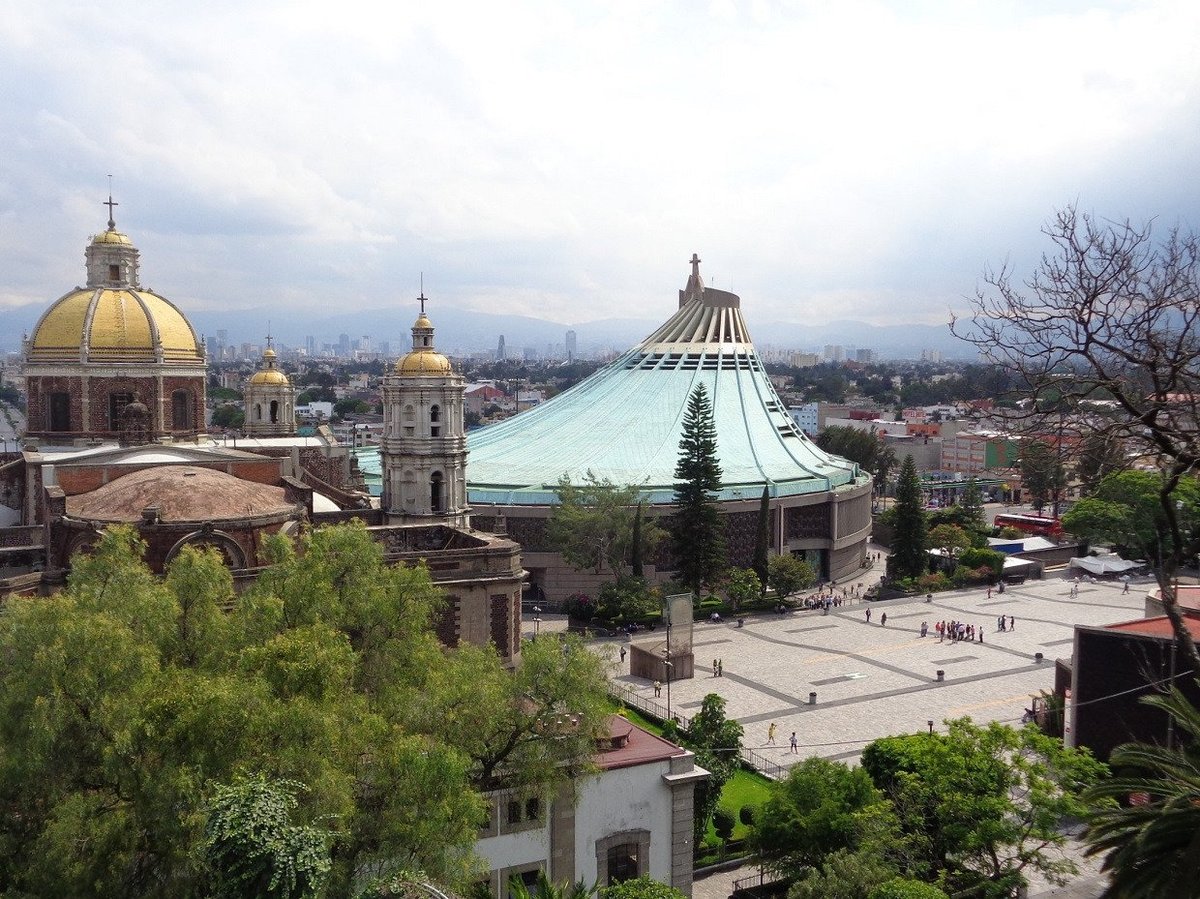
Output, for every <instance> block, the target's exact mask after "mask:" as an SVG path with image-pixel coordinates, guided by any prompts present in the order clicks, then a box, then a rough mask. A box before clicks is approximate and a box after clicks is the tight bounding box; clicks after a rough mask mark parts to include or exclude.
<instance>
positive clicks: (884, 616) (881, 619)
mask: <svg viewBox="0 0 1200 899" xmlns="http://www.w3.org/2000/svg"><path fill="white" fill-rule="evenodd" d="M879 626H880V627H887V612H884V613H883V614H882V615H880V616H879Z"/></svg>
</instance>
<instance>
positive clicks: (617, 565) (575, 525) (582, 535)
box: [546, 471, 663, 577]
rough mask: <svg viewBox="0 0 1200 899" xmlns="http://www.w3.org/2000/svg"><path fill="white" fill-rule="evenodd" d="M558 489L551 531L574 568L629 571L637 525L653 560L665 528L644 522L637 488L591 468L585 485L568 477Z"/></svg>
mask: <svg viewBox="0 0 1200 899" xmlns="http://www.w3.org/2000/svg"><path fill="white" fill-rule="evenodd" d="M556 493H557V494H558V504H557V505H555V506H554V507H553V508H552V509H551V512H550V519H549V522H548V523H547V525H546V527H547V535H548V537H549V540H550V544H551V545H552V546H553V547H554V548H555V549H557V550H558V551H559V552H560V553H562V557H563V559H564V560H565V561H566V563H567V564H568V565H570V566H571V567H572V568H574V569H576V570H577V571H591V572H593V573H594V574H600V573H601V572H602V571H604V569H605V567H606V566H607V568H608V570H609V571H611V572H613V574H614V575H616V576H617V577H620V576H621V575H623V574H626V573H627V572H628V570H629V565H630V563H631V562H632V561H633V556H634V553H633V539H634V532H635V527H634V525H635V524H639V527H638V528H637V529H636V530H637V536H638V537H639V539H640V540H641V550H640V552H641V556H642V558H646V557H649V558H653V556H654V551H655V549H656V547H657V546H658V544H659V542H660V541H661V540H662V538H663V531H662V528H660V527H659V526H658V525H657V524H655V523H654V520H653V519H645V518H642V519H641V520H640V522H639V520H638V509H639V505H638V488H637V487H636V486H626V487H622V486H619V485H617V484H614V483H613V482H612V481H610V480H609V479H608V478H597V477H596V475H595V474H593V473H592V472H591V471H589V472H588V473H587V474H586V475H585V477H584V479H583V483H582V484H572V483H571V480H570V479H569V478H568V477H567V476H566V475H564V476H563V477H562V478H561V479H560V480H559V482H558V488H557V490H556Z"/></svg>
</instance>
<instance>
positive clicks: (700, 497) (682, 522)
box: [671, 384, 726, 596]
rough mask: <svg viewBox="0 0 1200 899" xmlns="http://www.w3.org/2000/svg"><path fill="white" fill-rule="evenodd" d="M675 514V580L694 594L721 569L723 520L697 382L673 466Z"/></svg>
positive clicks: (711, 427) (709, 419)
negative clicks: (677, 575) (677, 459)
mask: <svg viewBox="0 0 1200 899" xmlns="http://www.w3.org/2000/svg"><path fill="white" fill-rule="evenodd" d="M675 478H676V482H675V514H674V515H673V516H672V518H671V543H672V549H673V550H674V553H675V562H676V564H677V565H678V570H679V579H680V580H681V581H682V582H683V583H684V584H686V585H687V586H688V587H690V588H691V590H692V593H693V594H695V595H697V596H699V595H700V589H701V587H702V586H703V585H704V584H705V583H711V582H712V581H714V580H716V579H717V577H718V576H720V574H721V572H723V571H724V570H725V565H726V561H725V558H726V557H725V523H724V522H723V521H722V520H721V513H720V512H719V511H718V510H717V505H716V494H717V492H718V491H719V490H720V489H721V464H720V463H719V462H718V461H717V431H716V425H715V423H714V422H713V414H712V405H711V404H710V403H709V400H708V391H707V390H706V389H705V388H704V385H703V384H699V385H697V387H696V389H695V390H693V391H692V395H691V396H690V397H689V398H688V405H687V411H686V412H685V413H684V416H683V436H682V437H680V439H679V461H678V462H677V463H676V465H675Z"/></svg>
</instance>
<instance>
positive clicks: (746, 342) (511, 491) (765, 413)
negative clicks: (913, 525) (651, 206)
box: [467, 257, 867, 505]
mask: <svg viewBox="0 0 1200 899" xmlns="http://www.w3.org/2000/svg"><path fill="white" fill-rule="evenodd" d="M698 263H699V260H698V259H696V258H695V257H693V271H692V277H691V278H690V279H689V280H688V286H687V287H686V288H685V289H684V290H682V291H680V306H679V310H678V311H677V312H676V313H675V315H673V316H672V317H671V318H670V319H669V320H668V321H667V322H666V323H665V324H664V325H663V326H662V327H660V328H659V329H658V330H657V331H655V332H654V333H653V334H651V335H650V337H648V338H647V339H646V340H644V341H643V342H642V343H641V344H639V345H638V346H637V347H635V348H633V349H632V350H630V351H629V352H627V353H625V354H624V355H623V356H621V357H620V358H619V359H617V360H616V361H615V362H613V363H612V364H610V365H609V366H607V367H606V368H604V369H601V370H600V371H598V372H597V373H596V374H594V375H592V377H590V378H588V379H587V380H586V381H583V382H582V383H580V384H578V385H576V386H575V387H573V388H571V389H570V390H567V391H564V392H563V393H561V394H559V395H558V396H556V397H554V398H553V399H551V400H549V401H548V402H546V403H543V404H542V405H540V406H537V407H535V408H533V409H530V410H528V411H526V412H522V413H521V414H519V415H516V416H514V417H512V418H510V419H507V420H506V421H503V422H500V423H499V424H495V425H491V426H490V427H486V428H482V429H480V430H478V431H473V432H471V434H469V435H468V438H467V445H468V449H469V451H470V455H469V457H468V460H467V485H468V486H467V492H468V499H469V501H470V502H471V503H472V504H473V505H481V504H490V503H496V504H500V505H546V504H551V503H554V502H555V501H556V497H555V493H554V489H555V486H556V485H557V483H558V481H559V479H560V478H561V477H562V476H563V475H564V474H566V475H567V476H568V477H569V478H570V479H571V480H572V481H576V482H578V481H581V480H582V479H583V478H584V477H585V476H586V474H587V473H588V472H589V471H590V472H592V473H593V474H594V475H595V476H596V477H598V478H608V479H609V480H610V481H612V482H613V483H617V484H638V485H641V487H642V495H643V499H645V500H646V501H648V502H652V503H669V502H671V499H672V495H673V493H674V480H675V479H674V473H675V462H676V460H677V458H678V455H679V438H680V436H681V429H682V423H683V416H684V409H685V407H686V406H687V400H688V396H689V395H690V394H691V392H692V390H693V389H694V388H695V387H696V385H698V384H704V385H705V386H706V387H707V389H708V395H709V397H710V399H711V401H712V404H713V417H714V421H715V424H716V432H717V448H718V452H719V454H720V461H721V469H722V471H723V473H724V479H723V480H724V487H723V489H722V490H721V493H720V499H723V500H736V499H758V498H759V497H760V496H761V495H762V489H763V486H764V485H766V486H767V487H768V489H769V491H770V493H771V495H773V496H786V495H794V494H802V493H817V492H822V491H827V490H832V489H836V488H837V487H841V486H845V485H849V484H855V483H863V482H865V481H866V480H867V476H866V475H864V474H861V473H860V472H859V471H858V467H857V466H856V465H855V464H854V463H852V462H848V461H847V460H845V459H842V458H839V457H837V456H831V455H829V454H828V453H826V452H825V451H823V450H822V449H820V448H819V447H817V446H816V444H814V443H813V442H812V441H810V440H809V439H808V437H806V436H805V435H804V434H803V432H801V431H800V429H799V428H797V427H796V425H795V423H794V422H793V421H792V418H791V416H790V415H789V414H788V412H787V409H785V408H784V405H783V403H782V402H781V401H780V399H779V397H778V395H777V394H776V393H775V389H774V387H773V386H772V385H771V382H770V380H769V379H768V377H767V373H766V370H765V369H764V368H763V364H762V361H761V360H760V359H759V357H758V354H757V353H756V352H755V350H754V345H753V344H752V343H751V341H750V335H749V331H748V329H747V328H746V324H745V321H744V320H743V319H742V315H741V309H740V300H739V299H738V297H736V296H735V295H733V294H731V293H727V292H725V291H719V290H713V289H711V288H705V287H704V285H703V282H701V281H700V277H699V271H698Z"/></svg>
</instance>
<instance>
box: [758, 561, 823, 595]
mask: <svg viewBox="0 0 1200 899" xmlns="http://www.w3.org/2000/svg"><path fill="white" fill-rule="evenodd" d="M767 573H768V579H769V581H770V584H771V587H772V588H773V589H774V590H775V592H776V594H778V596H779V598H780V599H786V598H787V597H789V596H791V595H792V594H793V593H795V592H796V591H797V590H804V589H806V588H808V587H811V586H812V585H813V584H815V583H816V582H817V573H816V572H815V571H813V567H812V565H810V564H808V562H806V561H805V560H804V559H801V558H798V557H797V556H793V555H792V554H791V553H787V554H784V555H778V556H771V557H770V559H768V560H767Z"/></svg>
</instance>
